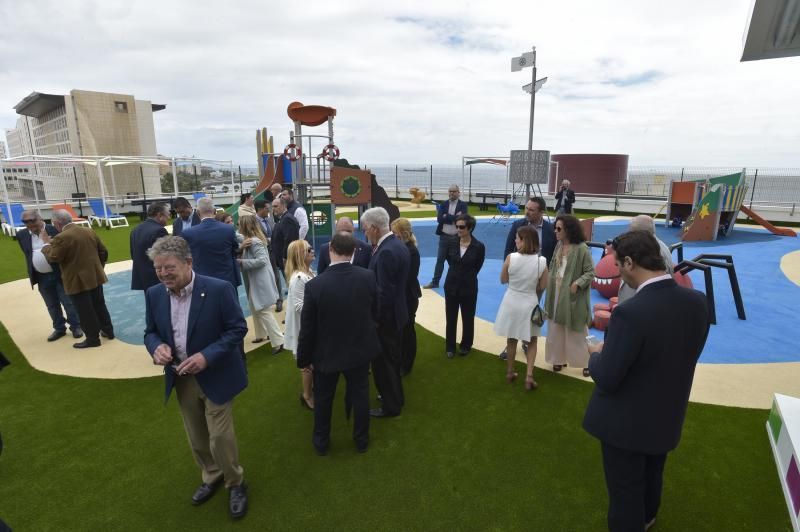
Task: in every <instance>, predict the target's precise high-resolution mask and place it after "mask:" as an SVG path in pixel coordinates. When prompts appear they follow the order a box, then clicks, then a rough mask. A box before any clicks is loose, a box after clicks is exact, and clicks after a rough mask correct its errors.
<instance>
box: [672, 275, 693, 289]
mask: <svg viewBox="0 0 800 532" xmlns="http://www.w3.org/2000/svg"><path fill="white" fill-rule="evenodd" d="M673 279H675V282H676V283H678V284H679V285H680V286H683V287H686V288H694V284H693V283H692V278H691V277H689V276H688V275H686V274H684V273H678V272H675V275H673Z"/></svg>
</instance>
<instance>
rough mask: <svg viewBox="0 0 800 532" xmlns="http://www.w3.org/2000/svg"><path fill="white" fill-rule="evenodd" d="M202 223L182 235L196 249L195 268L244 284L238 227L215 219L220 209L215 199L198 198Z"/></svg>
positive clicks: (193, 250) (198, 209) (201, 273)
mask: <svg viewBox="0 0 800 532" xmlns="http://www.w3.org/2000/svg"><path fill="white" fill-rule="evenodd" d="M197 212H198V213H199V214H200V219H201V222H200V224H199V225H195V226H194V227H191V228H189V229H186V230H185V231H183V234H182V235H181V236H182V237H183V238H184V239H186V241H187V242H188V243H189V247H191V248H192V257H193V258H194V271H195V272H197V273H199V274H200V275H207V276H208V277H214V278H216V279H222V280H223V281H228V282H229V283H231V284H232V285H233V286H234V287H236V286H239V285H240V284H242V276H241V275H240V274H239V263H238V262H237V261H236V254H237V252H238V251H239V243H238V242H237V241H236V228H235V227H234V226H232V225H230V224H224V223H222V222H218V221H216V220H215V219H214V214H215V212H216V208H215V207H214V203H213V201H212V200H211V198H200V199H199V200H198V201H197Z"/></svg>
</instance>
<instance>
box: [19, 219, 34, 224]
mask: <svg viewBox="0 0 800 532" xmlns="http://www.w3.org/2000/svg"><path fill="white" fill-rule="evenodd" d="M22 223H24V224H32V223H36V220H31V219H28V220H22Z"/></svg>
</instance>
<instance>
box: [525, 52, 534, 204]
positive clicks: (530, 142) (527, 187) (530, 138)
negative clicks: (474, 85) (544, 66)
mask: <svg viewBox="0 0 800 532" xmlns="http://www.w3.org/2000/svg"><path fill="white" fill-rule="evenodd" d="M535 107H536V47H535V46H534V47H533V80H532V81H531V123H530V128H529V129H528V179H529V180H530V179H533V110H534V108H535ZM525 195H526V196H527V197H530V195H531V185H530V183H525Z"/></svg>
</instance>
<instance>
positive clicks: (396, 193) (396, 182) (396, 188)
mask: <svg viewBox="0 0 800 532" xmlns="http://www.w3.org/2000/svg"><path fill="white" fill-rule="evenodd" d="M394 197H395V198H400V181H399V180H398V176H397V165H394Z"/></svg>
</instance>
